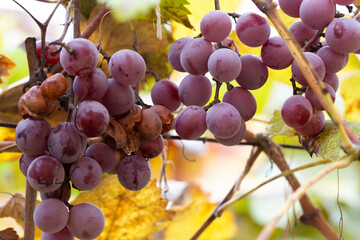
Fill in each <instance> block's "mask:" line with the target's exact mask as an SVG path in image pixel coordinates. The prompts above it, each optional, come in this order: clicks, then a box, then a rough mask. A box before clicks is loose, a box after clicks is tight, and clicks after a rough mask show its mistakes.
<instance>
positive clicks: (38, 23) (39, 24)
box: [12, 0, 43, 28]
mask: <svg viewBox="0 0 360 240" xmlns="http://www.w3.org/2000/svg"><path fill="white" fill-rule="evenodd" d="M12 1H13V2H14V3H16V4H17V5H19V7H21V8H22V9H23V10H24V11H25V12H26V13H27V14H28V15H29V16H30V17H31V18H32V19H33V20H34V21H35V23H36V24H37V25H38V26H39V27H40V28H41V26H42V25H43V24H42V23H41V22H40V21H39V20H37V19H36V18H35V17H34V16H33V15H32V14H31V13H30V12H29V11H28V10H27V9H26V8H24V7H23V6H22V5H21V4H20V3H18V2H17V1H16V0H12Z"/></svg>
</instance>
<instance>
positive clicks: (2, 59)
mask: <svg viewBox="0 0 360 240" xmlns="http://www.w3.org/2000/svg"><path fill="white" fill-rule="evenodd" d="M15 67H16V65H15V63H14V62H13V61H11V59H9V58H7V57H6V56H4V55H2V54H0V83H2V82H3V81H2V79H1V78H2V77H9V76H10V73H9V70H11V69H13V68H15Z"/></svg>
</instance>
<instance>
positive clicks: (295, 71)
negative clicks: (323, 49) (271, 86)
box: [291, 52, 325, 86]
mask: <svg viewBox="0 0 360 240" xmlns="http://www.w3.org/2000/svg"><path fill="white" fill-rule="evenodd" d="M304 56H305V58H306V59H307V60H308V61H309V63H310V64H311V65H312V67H313V68H314V70H315V73H316V75H317V77H318V79H319V80H322V79H323V78H324V76H325V64H324V62H323V61H322V60H321V58H320V57H319V56H318V55H316V54H315V53H312V52H304ZM291 73H292V75H293V77H294V79H295V80H296V81H297V82H298V83H299V84H301V85H303V86H307V85H308V84H307V81H306V79H305V77H304V75H303V74H302V72H301V71H300V68H299V65H298V64H297V62H296V61H295V60H294V61H293V63H292V65H291Z"/></svg>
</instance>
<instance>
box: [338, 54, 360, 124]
mask: <svg viewBox="0 0 360 240" xmlns="http://www.w3.org/2000/svg"><path fill="white" fill-rule="evenodd" d="M338 76H339V78H340V79H341V80H343V81H342V83H341V85H340V94H341V96H342V98H343V99H344V104H345V119H346V120H349V121H359V119H360V95H359V92H360V82H359V76H360V62H359V60H358V59H357V57H356V56H355V55H354V54H350V59H349V62H348V64H347V66H346V68H345V69H343V70H342V71H341V72H340V74H339V75H338Z"/></svg>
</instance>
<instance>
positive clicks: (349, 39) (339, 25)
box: [325, 17, 360, 54]
mask: <svg viewBox="0 0 360 240" xmlns="http://www.w3.org/2000/svg"><path fill="white" fill-rule="evenodd" d="M325 39H326V42H327V44H328V45H329V47H331V49H332V50H334V51H335V52H338V53H343V54H347V53H352V52H355V51H356V50H358V49H359V48H360V23H359V22H358V21H356V20H355V19H353V18H347V17H342V18H338V19H335V20H334V21H333V22H331V23H330V24H329V26H328V27H327V29H326V32H325Z"/></svg>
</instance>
